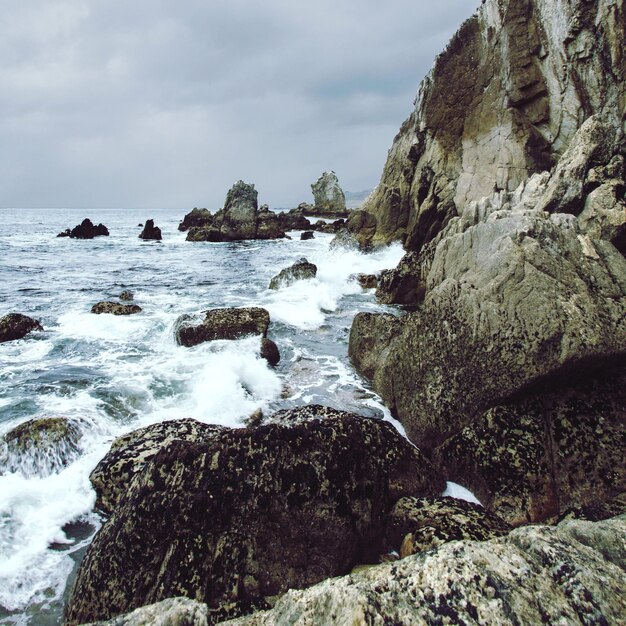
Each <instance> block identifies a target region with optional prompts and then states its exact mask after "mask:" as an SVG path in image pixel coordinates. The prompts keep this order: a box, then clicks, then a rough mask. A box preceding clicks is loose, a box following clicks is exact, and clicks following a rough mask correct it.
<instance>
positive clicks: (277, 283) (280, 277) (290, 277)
mask: <svg viewBox="0 0 626 626" xmlns="http://www.w3.org/2000/svg"><path fill="white" fill-rule="evenodd" d="M316 276H317V265H315V264H314V263H309V262H308V261H307V260H306V259H305V258H302V259H299V260H298V261H296V262H295V263H294V264H293V265H291V266H290V267H286V268H284V269H282V270H280V272H279V273H278V274H277V275H276V276H274V277H273V278H272V280H270V285H269V288H270V289H280V288H281V287H287V286H288V285H291V284H292V283H295V282H296V281H297V280H307V279H309V278H315V277H316Z"/></svg>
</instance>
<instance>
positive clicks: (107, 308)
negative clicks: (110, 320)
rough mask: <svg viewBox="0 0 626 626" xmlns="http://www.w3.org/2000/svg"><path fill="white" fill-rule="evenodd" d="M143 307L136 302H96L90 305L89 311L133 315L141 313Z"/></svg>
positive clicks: (99, 313) (97, 313)
mask: <svg viewBox="0 0 626 626" xmlns="http://www.w3.org/2000/svg"><path fill="white" fill-rule="evenodd" d="M142 310H143V309H142V308H141V307H140V306H139V305H138V304H120V303H119V302H110V301H104V302H97V303H96V304H94V305H93V306H92V307H91V312H92V313H95V314H96V315H101V314H102V313H109V314H111V315H134V314H135V313H141V311H142Z"/></svg>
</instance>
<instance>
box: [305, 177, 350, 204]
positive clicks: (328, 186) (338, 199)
mask: <svg viewBox="0 0 626 626" xmlns="http://www.w3.org/2000/svg"><path fill="white" fill-rule="evenodd" d="M311 191H312V192H313V198H314V203H315V205H314V208H313V211H314V212H315V213H317V214H319V215H321V214H328V215H333V214H335V213H345V211H346V197H345V195H344V193H343V190H342V189H341V187H340V186H339V180H338V179H337V174H335V172H324V173H323V174H322V175H321V176H320V177H319V178H318V179H317V182H315V183H313V184H312V185H311Z"/></svg>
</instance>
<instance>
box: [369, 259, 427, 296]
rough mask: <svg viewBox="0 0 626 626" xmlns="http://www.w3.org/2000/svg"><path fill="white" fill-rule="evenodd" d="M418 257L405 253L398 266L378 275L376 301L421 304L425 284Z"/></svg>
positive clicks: (421, 264) (420, 260) (420, 261)
mask: <svg viewBox="0 0 626 626" xmlns="http://www.w3.org/2000/svg"><path fill="white" fill-rule="evenodd" d="M423 265H424V263H423V261H422V258H421V257H420V255H418V254H416V253H415V252H407V253H406V254H405V255H404V256H403V257H402V259H401V260H400V263H398V266H397V267H396V268H394V269H391V270H383V271H382V272H381V274H380V279H379V281H378V287H377V289H376V299H377V300H378V301H379V302H382V303H384V304H408V305H416V304H421V302H422V301H423V300H424V296H425V294H426V282H425V278H426V277H425V276H424V275H423V274H424V272H423V271H422V266H423Z"/></svg>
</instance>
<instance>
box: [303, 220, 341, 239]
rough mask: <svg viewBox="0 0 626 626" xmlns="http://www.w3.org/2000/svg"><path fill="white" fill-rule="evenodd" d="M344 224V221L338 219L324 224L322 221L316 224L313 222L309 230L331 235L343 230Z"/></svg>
mask: <svg viewBox="0 0 626 626" xmlns="http://www.w3.org/2000/svg"><path fill="white" fill-rule="evenodd" d="M345 223H346V222H345V220H344V219H338V220H335V221H334V222H326V221H324V220H318V221H317V222H315V224H313V225H312V226H311V228H312V229H313V230H315V231H317V232H318V233H328V234H330V235H332V234H333V233H338V232H340V231H341V230H342V229H343V228H344V225H345Z"/></svg>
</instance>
